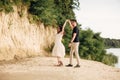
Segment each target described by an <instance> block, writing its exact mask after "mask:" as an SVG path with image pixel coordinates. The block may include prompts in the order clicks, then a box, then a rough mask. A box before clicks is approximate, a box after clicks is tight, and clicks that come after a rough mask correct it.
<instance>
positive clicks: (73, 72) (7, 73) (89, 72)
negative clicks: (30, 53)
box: [0, 57, 120, 80]
mask: <svg viewBox="0 0 120 80" xmlns="http://www.w3.org/2000/svg"><path fill="white" fill-rule="evenodd" d="M68 62H69V59H68V58H65V59H64V64H65V65H66V64H68ZM56 63H57V61H56V59H55V58H52V57H36V58H28V59H25V60H23V61H17V62H15V61H13V62H7V63H5V64H4V63H1V65H0V80H120V69H119V68H114V67H110V66H107V65H104V64H102V63H100V62H95V61H89V60H81V67H80V68H74V67H65V66H63V67H55V66H54V64H56ZM75 64H76V60H75V59H74V65H75Z"/></svg>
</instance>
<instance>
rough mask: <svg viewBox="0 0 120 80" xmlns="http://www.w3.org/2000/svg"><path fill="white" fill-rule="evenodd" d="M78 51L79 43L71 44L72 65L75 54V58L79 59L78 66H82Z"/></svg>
mask: <svg viewBox="0 0 120 80" xmlns="http://www.w3.org/2000/svg"><path fill="white" fill-rule="evenodd" d="M78 49H79V42H73V43H71V49H70V64H72V60H73V54H74V53H75V56H76V59H77V64H80V57H79V53H78Z"/></svg>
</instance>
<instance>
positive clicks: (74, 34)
mask: <svg viewBox="0 0 120 80" xmlns="http://www.w3.org/2000/svg"><path fill="white" fill-rule="evenodd" d="M76 35H77V33H73V37H72V39H71V41H70V42H71V43H72V42H73V41H74V39H75V37H76Z"/></svg>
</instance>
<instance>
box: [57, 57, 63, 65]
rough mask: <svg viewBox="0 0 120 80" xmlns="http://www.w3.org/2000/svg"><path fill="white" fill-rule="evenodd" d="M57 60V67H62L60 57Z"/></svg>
mask: <svg viewBox="0 0 120 80" xmlns="http://www.w3.org/2000/svg"><path fill="white" fill-rule="evenodd" d="M57 60H58V66H62V65H63V62H62V60H61V57H57Z"/></svg>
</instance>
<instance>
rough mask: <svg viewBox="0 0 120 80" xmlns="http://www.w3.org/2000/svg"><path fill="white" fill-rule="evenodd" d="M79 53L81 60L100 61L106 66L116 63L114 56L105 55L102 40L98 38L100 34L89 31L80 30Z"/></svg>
mask: <svg viewBox="0 0 120 80" xmlns="http://www.w3.org/2000/svg"><path fill="white" fill-rule="evenodd" d="M79 52H80V56H81V57H82V58H85V59H90V60H95V61H100V62H103V63H105V64H108V65H113V64H115V63H117V62H118V58H117V57H116V56H114V55H112V54H106V51H105V47H104V39H103V38H101V37H100V33H94V32H93V31H92V30H90V29H88V30H81V33H80V46H79Z"/></svg>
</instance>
